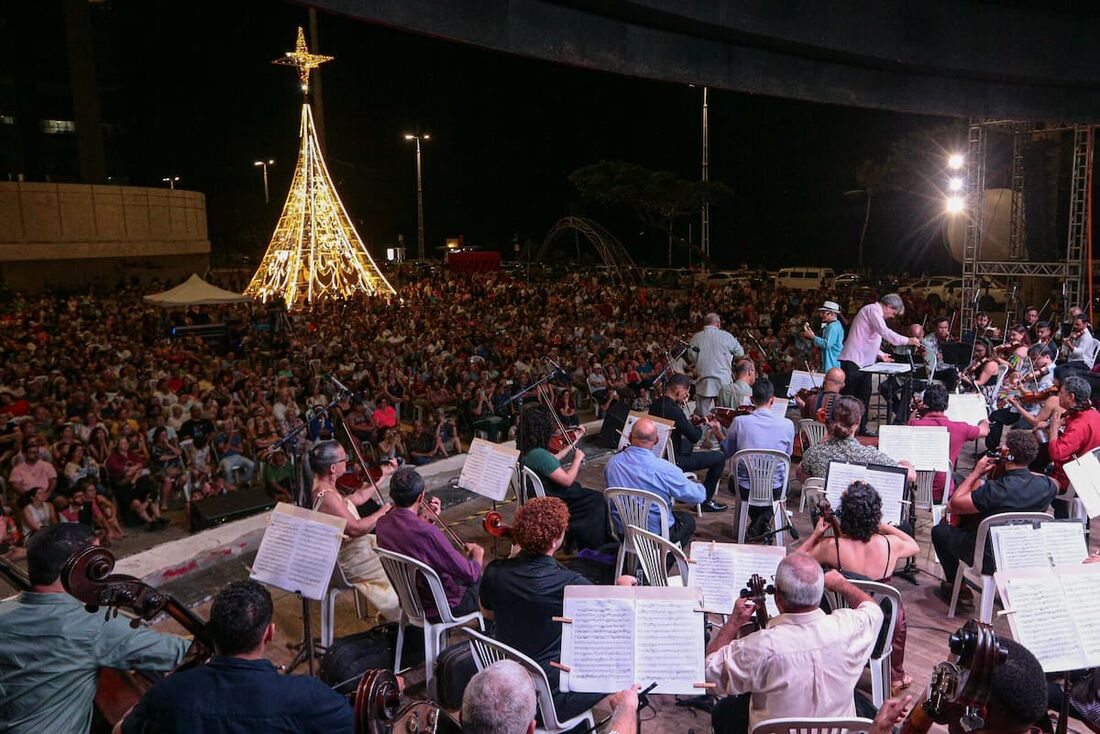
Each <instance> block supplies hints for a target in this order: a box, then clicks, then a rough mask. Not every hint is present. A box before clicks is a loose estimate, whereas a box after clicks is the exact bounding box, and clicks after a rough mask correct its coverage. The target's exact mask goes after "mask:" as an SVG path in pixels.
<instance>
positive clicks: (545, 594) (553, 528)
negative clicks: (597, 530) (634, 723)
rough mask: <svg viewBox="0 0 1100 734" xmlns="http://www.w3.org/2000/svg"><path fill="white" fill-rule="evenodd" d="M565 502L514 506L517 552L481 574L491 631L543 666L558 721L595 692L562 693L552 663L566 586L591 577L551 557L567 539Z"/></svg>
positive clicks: (592, 699)
mask: <svg viewBox="0 0 1100 734" xmlns="http://www.w3.org/2000/svg"><path fill="white" fill-rule="evenodd" d="M568 527H569V508H567V507H566V506H565V503H564V502H562V501H561V500H560V499H558V498H557V497H535V498H533V499H531V500H528V501H527V502H526V503H525V504H523V505H521V506H520V508H519V509H518V510H516V516H515V519H514V520H513V522H512V527H511V532H510V534H511V536H512V541H513V542H514V543H515V544H516V545H517V546H519V552H518V553H516V554H515V555H513V556H512V557H511V558H505V559H502V560H497V561H493V562H492V563H490V564H489V565H488V566H486V567H485V573H484V575H483V577H482V580H481V590H480V592H479V594H480V605H481V613H482V615H483V616H484V617H485V619H487V620H493V621H494V624H495V631H494V635H493V636H494V637H495V639H497V640H498V641H500V642H502V643H504V644H505V645H508V646H510V647H513V648H515V649H516V650H519V651H520V652H521V653H523V654H524V655H526V656H528V657H529V658H531V659H532V660H534V661H535V662H536V663H538V664H539V666H540V667H541V668H542V669H543V670H544V671H545V672H546V679H547V681H548V682H549V684H550V690H551V692H552V694H553V697H554V705H555V707H556V708H557V711H558V717H559V719H561V720H562V721H564V720H566V719H570V718H572V717H574V716H577V715H579V714H581V713H583V712H585V711H587V710H588V709H590V708H592V707H593V706H595V705H596V704H597V703H599V701H600V700H601V699H603V697H604V696H603V695H602V694H599V693H575V692H574V693H564V692H562V691H559V690H558V678H559V672H558V669H557V668H555V667H553V666H552V665H550V663H551V662H552V661H556V660H559V659H560V655H561V623H560V622H555V621H553V618H554V617H561V616H562V609H563V605H564V603H565V587H566V586H588V585H589V584H591V582H590V581H589V580H588V579H586V578H585V577H584V576H582V575H581V574H579V573H577V572H576V571H571V570H569V569H567V568H565V567H564V566H562V565H560V564H559V563H558V562H557V561H555V560H554V554H555V553H556V552H557V551H558V549H560V548H561V547H562V544H563V543H564V542H565V533H566V530H567V529H568ZM635 582H636V579H635V578H634V577H633V576H620V577H619V578H618V579H616V580H615V583H616V585H617V586H632V585H633V584H634V583H635Z"/></svg>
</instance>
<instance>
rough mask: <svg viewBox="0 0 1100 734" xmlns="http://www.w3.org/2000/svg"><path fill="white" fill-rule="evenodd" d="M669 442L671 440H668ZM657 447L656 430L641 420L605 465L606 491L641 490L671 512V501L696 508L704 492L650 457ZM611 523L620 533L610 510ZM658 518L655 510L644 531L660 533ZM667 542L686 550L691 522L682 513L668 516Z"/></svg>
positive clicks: (672, 467) (671, 467)
mask: <svg viewBox="0 0 1100 734" xmlns="http://www.w3.org/2000/svg"><path fill="white" fill-rule="evenodd" d="M670 440H671V439H670ZM656 445H657V426H656V424H654V422H653V421H651V420H649V419H648V418H642V419H641V420H639V421H638V422H637V423H635V424H634V428H633V429H632V430H631V431H630V445H629V446H627V447H626V448H625V449H623V450H622V451H620V452H619V453H617V454H615V455H614V456H612V457H611V460H610V461H608V462H607V469H606V470H605V477H606V479H607V486H608V487H625V488H627V489H644V490H645V491H647V492H652V493H653V494H655V495H657V496H659V497H660V498H661V499H663V500H664V501H665V502H666V503H667V504H668V507H669V510H670V512H671V510H672V501H673V500H679V501H680V502H684V503H686V504H689V505H697V504H700V503H701V502H703V501H704V500H706V498H707V490H706V488H705V487H704V486H703V485H702V484H700V483H699V482H693V481H691V480H690V479H688V478H687V477H686V476H684V472H683V471H682V470H681V469H680V467H678V466H676V465H675V464H673V463H672V462H671V461H668V460H667V459H663V458H660V457H658V456H657V455H655V454H654V453H653V447H654V446H656ZM611 518H612V522H614V523H615V527H616V528H618V530H619V532H622V522H621V521H620V520H619V514H618V512H616V511H615V508H614V507H612V508H611ZM660 522H661V516H660V512H659V511H658V510H657V508H656V507H653V508H652V509H651V510H650V512H649V518H648V520H647V522H646V525H647V527H646V530H649V531H650V532H651V533H657V534H658V535H659V534H660V533H661V524H660ZM668 522H669V526H668V539H669V540H671V541H672V542H673V543H679V544H680V545H681V546H686V545H687V544H688V543H690V542H691V536H692V535H694V534H695V518H694V517H692V516H691V515H689V514H687V513H686V512H672V517H670V518H669V520H668Z"/></svg>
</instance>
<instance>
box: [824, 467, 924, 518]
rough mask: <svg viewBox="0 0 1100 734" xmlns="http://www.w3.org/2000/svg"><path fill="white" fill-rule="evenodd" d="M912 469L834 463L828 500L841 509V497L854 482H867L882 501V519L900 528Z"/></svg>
mask: <svg viewBox="0 0 1100 734" xmlns="http://www.w3.org/2000/svg"><path fill="white" fill-rule="evenodd" d="M908 473H909V472H908V470H907V469H905V468H904V467H901V466H879V465H877V464H849V463H846V462H843V461H830V462H829V468H828V469H826V470H825V497H826V498H827V499H828V500H829V504H830V505H832V506H833V509H838V508H839V507H840V495H842V494H844V491H845V490H846V489H848V487H849V485H851V483H852V482H867V483H868V484H870V485H871V486H872V487H874V488H875V491H876V492H878V496H879V497H880V498H881V499H882V520H883V522H885V523H886V524H887V525H898V524H900V523H901V520H902V510H903V509H904V503H903V500H904V499H905V484H906V481H907V480H906V475H907V474H908Z"/></svg>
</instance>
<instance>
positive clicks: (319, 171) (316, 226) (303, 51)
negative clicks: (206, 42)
mask: <svg viewBox="0 0 1100 734" xmlns="http://www.w3.org/2000/svg"><path fill="white" fill-rule="evenodd" d="M331 60H332V57H331V56H321V55H320V54H312V53H310V52H309V49H308V48H307V47H306V38H305V33H303V32H302V29H301V28H299V29H298V43H297V45H296V47H295V49H294V51H288V52H287V53H286V56H284V57H283V58H279V59H275V61H274V62H272V63H275V64H283V65H285V66H294V67H296V68H297V69H298V73H299V75H300V76H301V79H302V93H303V94H306V93H308V92H309V74H310V72H311V71H312V70H313V69H316V68H317V67H318V66H320V65H321V64H323V63H325V62H326V61H331ZM299 135H300V136H301V145H300V147H299V149H298V164H297V166H296V167H295V169H294V178H293V179H292V180H291V182H290V192H289V193H288V194H287V197H286V203H285V204H283V212H282V214H281V215H280V216H279V222H278V224H276V225H275V233H274V234H272V235H271V243H270V244H269V245H268V246H267V252H265V253H264V258H263V260H262V261H261V262H260V267H259V269H258V270H257V271H256V274H255V275H253V276H252V281H251V282H250V283H249V284H248V287H247V288H246V289H245V291H244V292H245V294H246V295H249V296H252V297H253V298H259V299H261V300H263V301H268V300H270V299H275V298H279V297H282V298H283V300H284V301H285V302H286V305H287V308H290V309H297V308H302V307H304V306H308V305H311V304H313V303H315V302H316V301H319V300H324V299H344V298H350V297H352V296H354V295H356V294H359V293H364V294H366V295H370V296H373V295H387V294H392V293H394V292H395V291H394V289H393V286H391V285H390V283H389V281H387V280H386V278H385V276H383V275H382V273H381V272H380V271H379V270H378V266H377V265H375V263H374V260H373V259H372V258H371V256H370V253H369V252H368V251H367V248H366V245H364V244H363V240H362V239H361V238H360V237H359V233H358V232H356V231H355V225H353V224H352V223H351V218H350V217H348V213H347V210H345V209H344V204H343V202H341V201H340V196H339V194H337V193H336V187H335V186H333V184H332V177H331V176H329V172H328V168H327V167H326V166H325V159H324V157H323V156H322V155H321V149H320V146H319V145H318V144H317V134H316V131H315V129H314V127H313V112H312V111H311V109H310V106H309V102H308V101H306V102H303V103H302V123H301V130H300V133H299Z"/></svg>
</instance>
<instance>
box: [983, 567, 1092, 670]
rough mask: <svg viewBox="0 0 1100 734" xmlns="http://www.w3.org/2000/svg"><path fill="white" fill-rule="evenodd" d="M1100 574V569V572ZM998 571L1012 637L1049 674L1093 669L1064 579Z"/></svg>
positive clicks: (1042, 572)
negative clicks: (1082, 643)
mask: <svg viewBox="0 0 1100 734" xmlns="http://www.w3.org/2000/svg"><path fill="white" fill-rule="evenodd" d="M1098 570H1100V569H1098ZM1004 573H1005V572H1002V571H998V572H997V574H996V575H995V576H996V577H999V580H998V583H997V585H998V587H1000V588H1001V597H1002V600H1003V601H1005V608H1006V609H1011V610H1012V613H1011V614H1009V615H1008V620H1009V626H1010V627H1011V629H1012V636H1013V637H1015V638H1016V640H1017V641H1018V642H1019V643H1020V644H1022V645H1023V646H1024V647H1026V648H1027V649H1028V650H1030V651H1031V652H1032V653H1033V654H1034V655H1035V657H1036V658H1038V659H1039V662H1040V663H1041V664H1042V666H1043V670H1045V671H1046V672H1048V673H1056V672H1064V671H1067V670H1077V669H1078V668H1087V667H1092V665H1094V664H1095V663H1089V662H1088V661H1087V659H1086V657H1085V653H1084V650H1083V649H1082V648H1081V642H1080V637H1079V635H1078V633H1077V625H1076V624H1075V623H1074V621H1073V617H1072V615H1071V614H1070V609H1069V606H1068V602H1067V600H1066V594H1065V591H1064V589H1063V585H1062V582H1061V579H1060V578H1059V577H1058V576H1053V575H1050V572H1048V571H1016V572H1008V575H1007V576H1004Z"/></svg>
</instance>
